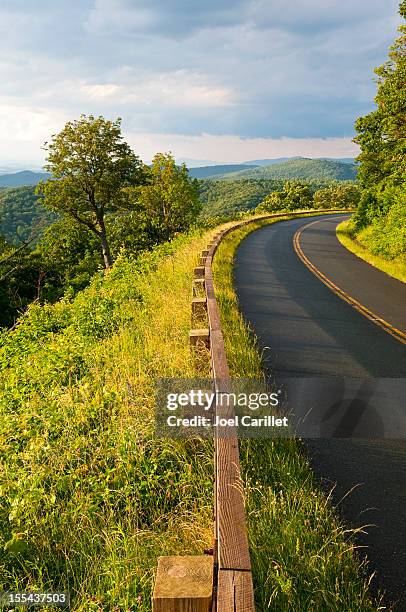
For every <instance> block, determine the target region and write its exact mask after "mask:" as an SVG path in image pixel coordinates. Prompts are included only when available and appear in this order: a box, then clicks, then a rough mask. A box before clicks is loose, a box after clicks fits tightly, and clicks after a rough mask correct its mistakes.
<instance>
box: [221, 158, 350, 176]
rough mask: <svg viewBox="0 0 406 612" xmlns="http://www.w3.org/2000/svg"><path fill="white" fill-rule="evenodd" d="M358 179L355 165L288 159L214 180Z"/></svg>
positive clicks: (323, 160)
mask: <svg viewBox="0 0 406 612" xmlns="http://www.w3.org/2000/svg"><path fill="white" fill-rule="evenodd" d="M356 177H357V167H356V165H355V164H351V163H348V162H342V161H332V160H327V159H307V158H303V157H301V158H297V159H288V160H287V161H284V162H279V163H276V164H270V165H267V166H256V167H248V168H245V169H244V170H239V171H238V172H228V173H224V174H222V175H218V176H215V177H212V178H213V179H223V180H240V179H285V180H289V179H302V180H336V181H348V180H350V181H353V180H355V179H356Z"/></svg>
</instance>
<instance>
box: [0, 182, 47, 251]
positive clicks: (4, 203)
mask: <svg viewBox="0 0 406 612" xmlns="http://www.w3.org/2000/svg"><path fill="white" fill-rule="evenodd" d="M55 219H56V216H55V215H54V214H53V213H51V212H50V211H49V210H46V209H45V208H44V207H43V206H42V205H41V204H40V203H39V202H38V197H37V196H36V195H35V187H29V186H26V187H15V188H8V189H1V190H0V234H1V235H2V236H4V238H6V240H7V241H8V242H10V243H15V244H18V243H20V242H23V241H25V240H29V239H30V238H31V237H32V236H33V233H35V234H38V235H40V234H41V233H42V232H43V230H44V229H45V227H47V226H48V225H50V224H51V223H52V222H53V221H54V220H55Z"/></svg>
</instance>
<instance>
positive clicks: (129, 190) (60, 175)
mask: <svg viewBox="0 0 406 612" xmlns="http://www.w3.org/2000/svg"><path fill="white" fill-rule="evenodd" d="M44 149H45V150H46V151H47V153H48V156H47V164H46V166H45V169H46V170H47V171H48V172H51V173H52V177H51V178H50V179H48V180H47V181H45V182H41V183H39V185H38V187H37V193H38V195H40V196H41V201H42V203H43V204H44V206H46V207H47V208H49V209H51V210H53V211H55V212H57V213H59V214H60V215H62V216H63V217H70V218H71V219H74V220H75V221H76V222H77V223H80V224H81V225H84V226H85V227H87V228H88V229H89V230H90V231H91V232H93V234H95V235H96V236H97V238H98V240H99V241H100V245H101V252H102V259H103V265H104V268H105V269H108V268H110V267H111V265H112V261H113V260H112V255H111V248H110V244H109V240H108V236H107V231H106V223H105V216H106V214H107V213H109V212H114V211H119V210H123V209H124V210H128V209H130V208H131V207H132V206H133V201H134V197H135V191H136V189H137V188H138V187H139V186H140V185H141V184H143V183H145V180H146V174H147V170H146V167H145V166H144V164H143V163H142V162H141V160H140V159H139V157H138V156H137V155H135V153H134V152H133V151H132V150H131V148H130V147H129V145H128V144H127V143H126V142H124V141H123V137H122V135H121V119H117V120H116V121H108V120H106V119H104V118H103V117H97V118H95V117H93V116H92V115H90V116H89V117H87V116H86V115H81V117H80V119H78V120H76V121H70V122H68V123H67V124H66V125H65V127H64V128H63V130H62V131H61V132H59V134H56V135H54V136H53V137H52V142H51V143H50V144H49V143H45V146H44Z"/></svg>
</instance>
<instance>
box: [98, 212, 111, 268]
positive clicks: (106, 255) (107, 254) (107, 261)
mask: <svg viewBox="0 0 406 612" xmlns="http://www.w3.org/2000/svg"><path fill="white" fill-rule="evenodd" d="M98 225H99V228H100V241H101V246H102V253H103V263H104V269H105V270H108V269H109V268H111V266H112V265H113V258H112V257H111V251H110V245H109V243H108V240H107V234H106V227H105V225H104V220H103V219H99V224H98Z"/></svg>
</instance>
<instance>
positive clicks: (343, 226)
mask: <svg viewBox="0 0 406 612" xmlns="http://www.w3.org/2000/svg"><path fill="white" fill-rule="evenodd" d="M398 230H399V239H400V236H401V232H403V234H405V232H406V228H405V227H403V228H400V227H399V228H398ZM336 232H337V238H338V240H339V241H340V242H341V244H342V245H343V246H345V247H346V248H347V249H348V250H349V251H351V252H352V253H354V255H356V256H357V257H359V258H360V259H363V260H364V261H366V262H368V263H369V264H371V266H375V268H378V269H379V270H382V272H385V273H386V274H389V276H393V277H394V278H397V279H398V280H400V281H402V282H403V283H406V253H405V250H404V249H403V253H402V254H400V255H397V256H395V257H393V258H392V259H389V258H388V257H383V256H382V255H381V254H379V252H373V251H372V250H371V248H369V247H370V242H369V241H368V237H369V236H370V235H371V234H372V233H373V232H375V233H376V228H375V226H373V227H372V226H369V227H367V228H366V229H364V230H362V231H361V232H360V233H359V234H358V235H355V228H354V225H353V224H352V222H351V220H349V221H343V222H342V223H340V225H338V226H337V230H336ZM404 242H405V240H404Z"/></svg>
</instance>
